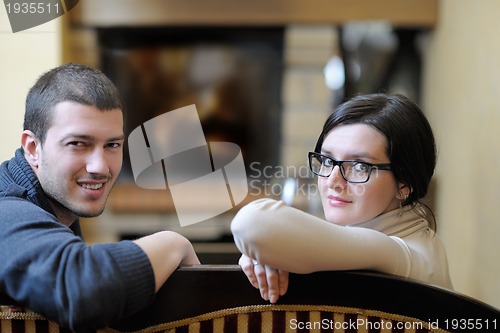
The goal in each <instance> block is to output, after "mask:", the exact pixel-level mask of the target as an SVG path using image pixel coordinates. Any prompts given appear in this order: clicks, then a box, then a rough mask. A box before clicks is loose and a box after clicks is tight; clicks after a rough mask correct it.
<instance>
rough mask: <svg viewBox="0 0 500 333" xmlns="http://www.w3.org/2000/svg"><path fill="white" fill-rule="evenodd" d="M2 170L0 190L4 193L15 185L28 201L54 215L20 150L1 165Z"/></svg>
mask: <svg viewBox="0 0 500 333" xmlns="http://www.w3.org/2000/svg"><path fill="white" fill-rule="evenodd" d="M5 168H6V170H5ZM2 169H3V170H1V172H0V188H1V189H3V190H4V191H5V189H7V188H9V187H10V186H12V185H17V186H18V187H21V188H22V189H23V190H24V191H25V196H26V197H27V199H28V200H30V201H31V202H33V203H34V204H36V205H37V206H39V207H41V208H42V209H44V210H45V211H47V212H49V213H51V214H54V212H53V210H52V208H51V207H50V204H49V201H48V198H47V195H46V194H45V192H44V191H43V189H42V186H41V185H40V181H39V180H38V178H37V176H36V175H35V173H34V172H33V170H32V169H31V165H30V164H29V163H28V161H26V158H25V157H24V153H23V149H22V148H19V149H17V150H16V153H15V155H14V157H13V158H12V159H10V160H9V161H7V162H4V163H3V164H2Z"/></svg>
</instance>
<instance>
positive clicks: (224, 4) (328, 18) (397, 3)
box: [70, 0, 437, 27]
mask: <svg viewBox="0 0 500 333" xmlns="http://www.w3.org/2000/svg"><path fill="white" fill-rule="evenodd" d="M70 13H72V17H73V19H72V21H73V23H75V24H81V25H85V26H94V27H113V26H159V25H161V26H165V25H167V26H171V25H190V26H193V25H232V26H234V25H239V26H245V25H287V24H334V25H341V24H345V23H347V22H350V21H361V20H363V21H367V20H370V21H371V20H383V21H387V22H388V23H391V24H392V25H394V26H411V27H433V26H434V25H435V24H436V21H437V0H310V1H305V0H254V1H243V0H187V1H179V0H106V1H101V0H85V1H80V2H79V4H78V5H77V6H76V8H75V9H73V10H72V11H71V12H70Z"/></svg>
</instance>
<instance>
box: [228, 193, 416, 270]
mask: <svg viewBox="0 0 500 333" xmlns="http://www.w3.org/2000/svg"><path fill="white" fill-rule="evenodd" d="M231 231H232V233H233V235H234V239H235V243H236V246H237V247H238V249H239V250H240V251H241V252H242V253H243V254H245V255H247V256H249V257H251V258H253V259H256V260H257V261H259V262H260V263H262V264H266V265H269V266H271V267H274V268H278V269H282V270H285V271H289V272H293V273H310V272H315V271H325V270H353V269H373V270H378V271H381V272H386V273H390V274H397V275H404V273H405V272H407V270H408V267H407V266H408V260H407V254H406V253H405V251H404V249H403V248H402V247H401V244H400V243H399V242H398V241H397V240H394V239H392V238H391V237H389V236H387V235H385V234H383V233H380V232H378V231H375V230H371V229H366V228H357V227H343V226H338V225H334V224H332V223H329V222H326V221H325V220H322V219H320V218H318V217H315V216H313V215H310V214H307V213H305V212H303V211H300V210H298V209H295V208H292V207H288V206H286V205H285V204H284V203H283V202H281V201H275V200H271V199H260V200H256V201H254V202H252V203H250V204H248V205H247V206H245V207H243V208H242V209H241V210H240V211H239V212H238V214H237V215H236V216H235V218H234V220H233V221H232V223H231Z"/></svg>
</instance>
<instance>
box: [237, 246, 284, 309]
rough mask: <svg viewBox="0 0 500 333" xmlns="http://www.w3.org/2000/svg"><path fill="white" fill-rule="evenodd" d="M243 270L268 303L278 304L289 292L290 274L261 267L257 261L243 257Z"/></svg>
mask: <svg viewBox="0 0 500 333" xmlns="http://www.w3.org/2000/svg"><path fill="white" fill-rule="evenodd" d="M238 263H239V265H240V266H241V269H242V270H243V272H244V273H245V274H246V276H247V278H248V280H249V281H250V283H251V284H252V286H254V287H255V288H257V289H259V290H260V295H261V297H262V298H263V299H265V300H266V301H270V302H271V303H276V301H278V298H279V297H280V296H283V295H285V293H286V291H287V290H288V272H285V271H281V270H277V269H274V268H272V267H269V266H267V265H261V264H259V263H258V262H257V261H255V260H253V259H251V258H249V257H247V256H245V255H242V256H241V258H240V260H239V262H238Z"/></svg>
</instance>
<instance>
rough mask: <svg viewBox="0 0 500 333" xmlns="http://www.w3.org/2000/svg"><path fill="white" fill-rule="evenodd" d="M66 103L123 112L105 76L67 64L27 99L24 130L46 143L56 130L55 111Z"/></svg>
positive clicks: (42, 79) (50, 73) (46, 77)
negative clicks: (50, 134)
mask: <svg viewBox="0 0 500 333" xmlns="http://www.w3.org/2000/svg"><path fill="white" fill-rule="evenodd" d="M65 101H72V102H76V103H79V104H83V105H89V106H95V107H96V108H97V109H98V110H102V111H106V110H111V109H123V108H122V102H121V98H120V93H119V92H118V89H117V88H116V86H115V85H114V84H113V82H111V80H110V79H109V78H108V77H106V75H104V73H102V72H100V71H99V70H97V69H94V68H90V67H88V66H85V65H79V64H65V65H62V66H59V67H56V68H54V69H52V70H50V71H48V72H46V73H45V74H43V75H42V76H40V78H39V79H38V80H37V81H36V83H35V84H34V85H33V87H31V89H30V91H29V92H28V95H27V97H26V108H25V114H24V125H23V126H24V130H30V131H32V132H33V133H34V134H35V136H36V137H37V138H38V139H39V140H40V141H41V143H43V142H44V141H45V137H46V134H47V131H48V129H49V128H50V127H51V126H52V121H53V119H52V118H53V112H52V111H53V109H54V108H55V106H56V105H57V104H59V103H61V102H65Z"/></svg>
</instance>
